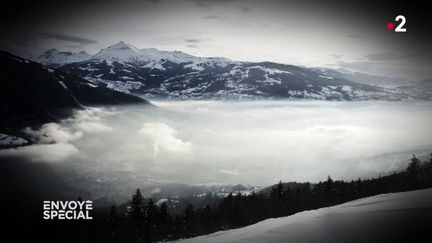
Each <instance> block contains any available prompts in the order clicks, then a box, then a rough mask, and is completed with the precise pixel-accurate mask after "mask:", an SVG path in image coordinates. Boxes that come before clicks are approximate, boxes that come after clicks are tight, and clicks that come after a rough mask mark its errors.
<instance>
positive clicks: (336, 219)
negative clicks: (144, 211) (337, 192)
mask: <svg viewBox="0 0 432 243" xmlns="http://www.w3.org/2000/svg"><path fill="white" fill-rule="evenodd" d="M431 205H432V189H425V190H418V191H411V192H402V193H392V194H383V195H378V196H373V197H369V198H364V199H359V200H355V201H351V202H348V203H344V204H341V205H337V206H334V207H329V208H321V209H318V210H312V211H305V212H301V213H297V214H295V215H292V216H288V217H282V218H274V219H268V220H264V221H262V222H259V223H257V224H254V225H250V226H248V227H244V228H240V229H234V230H228V231H221V232H217V233H213V234H210V235H207V236H200V237H196V238H192V239H186V240H182V241H179V242H181V243H189V242H190V243H192V242H200V243H212V242H218V243H221V242H230V243H236V242H251V243H254V242H257V243H261V242H266V243H279V242H296V243H303V242H307V243H313V242H320V243H321V242H329V243H330V242H428V241H429V240H430V239H429V237H430V236H429V231H430V226H432V221H431V219H432V207H431Z"/></svg>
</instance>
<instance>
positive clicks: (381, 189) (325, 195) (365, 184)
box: [106, 154, 432, 242]
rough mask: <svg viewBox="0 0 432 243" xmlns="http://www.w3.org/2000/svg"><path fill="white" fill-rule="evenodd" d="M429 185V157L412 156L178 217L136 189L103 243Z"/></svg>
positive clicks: (246, 221) (196, 231) (223, 225)
mask: <svg viewBox="0 0 432 243" xmlns="http://www.w3.org/2000/svg"><path fill="white" fill-rule="evenodd" d="M431 186H432V154H431V157H430V158H429V160H428V161H426V162H422V161H420V160H419V159H418V158H416V157H415V155H414V156H413V157H412V159H411V162H410V164H409V166H408V168H407V169H406V170H405V171H402V172H398V173H393V174H391V175H387V176H380V177H378V178H373V179H364V180H361V179H358V180H352V181H341V180H333V179H332V178H331V177H330V176H328V178H327V180H325V181H321V182H319V183H317V184H314V185H312V184H310V183H282V182H279V183H278V184H276V185H274V186H273V187H272V188H271V189H270V191H269V193H255V192H253V193H251V194H250V195H241V194H235V195H234V194H229V195H228V196H227V197H225V198H223V199H222V200H220V202H218V204H216V206H213V207H211V206H210V205H205V206H203V207H200V208H195V207H194V206H193V205H192V204H187V206H186V207H185V209H184V210H183V213H181V214H173V213H170V212H169V210H168V206H167V204H166V203H162V204H161V205H160V206H156V205H155V203H154V202H153V200H152V199H148V200H145V199H144V197H143V196H142V195H141V192H140V190H139V189H137V191H136V192H135V193H134V194H133V196H132V200H131V202H130V204H129V206H128V207H127V211H126V212H127V213H125V214H122V215H120V214H119V213H118V212H117V207H116V206H115V205H113V206H112V207H111V209H110V213H109V216H108V219H107V223H106V226H107V229H106V230H107V231H108V232H109V233H108V234H107V235H106V240H109V241H112V242H156V241H164V240H175V239H180V238H188V237H194V236H198V235H204V234H209V233H212V232H215V231H219V230H225V229H232V228H237V227H242V226H246V225H250V224H253V223H256V222H258V221H261V220H264V219H267V218H272V217H281V216H288V215H291V214H294V213H297V212H300V211H304V210H312V209H317V208H321V207H326V206H331V205H336V204H340V203H344V202H347V201H350V200H354V199H358V198H363V197H367V196H372V195H377V194H380V193H390V192H401V191H408V190H414V189H421V188H427V187H431Z"/></svg>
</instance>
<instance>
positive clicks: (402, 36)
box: [2, 0, 432, 79]
mask: <svg viewBox="0 0 432 243" xmlns="http://www.w3.org/2000/svg"><path fill="white" fill-rule="evenodd" d="M42 6H43V7H41V6H39V5H37V6H35V7H34V9H31V8H32V7H33V6H29V7H28V9H24V10H23V9H22V8H19V7H17V8H16V9H14V10H16V14H12V15H13V16H12V15H11V16H12V17H14V18H13V20H11V19H9V22H10V24H8V23H7V22H6V23H5V22H3V24H4V26H6V27H4V28H2V29H3V31H6V33H5V35H4V36H5V38H2V45H4V47H3V48H2V49H7V50H10V51H13V52H15V53H18V54H20V55H27V54H32V55H39V54H40V53H41V52H42V51H44V50H46V49H48V48H57V49H59V50H68V51H81V50H85V51H87V52H89V53H92V54H94V53H96V52H97V51H99V50H100V49H101V48H104V47H107V46H109V45H112V44H114V43H116V42H119V41H121V40H123V41H125V42H127V43H130V44H132V45H134V46H136V47H139V48H150V47H153V48H158V49H162V50H179V51H184V52H187V53H190V54H193V55H197V56H223V57H227V58H230V59H232V60H240V61H274V62H279V63H287V64H294V65H304V66H324V67H331V68H346V69H350V70H355V71H362V72H366V73H371V74H378V75H387V76H396V77H405V78H409V79H424V78H430V77H432V71H431V70H432V69H431V68H430V61H429V60H428V59H430V57H431V55H430V51H429V50H430V49H429V45H428V44H427V40H428V37H427V36H426V34H425V33H424V30H422V31H418V30H419V28H418V27H419V26H418V25H415V24H412V23H413V22H414V23H416V22H415V21H417V20H418V16H417V15H415V14H413V12H412V11H408V10H399V9H396V8H395V9H390V10H389V9H387V8H385V9H386V11H381V10H382V9H383V6H381V5H380V6H378V5H376V4H375V5H361V4H354V3H351V4H349V3H344V2H338V1H336V2H326V3H325V4H324V3H320V4H318V3H314V4H312V3H311V2H310V1H282V0H268V1H254V0H179V1H169V0H147V1H144V0H126V1H115V0H111V1H97V0H96V1H91V0H80V1H69V2H68V3H62V4H61V5H59V4H58V3H55V2H54V3H50V4H46V5H42ZM405 9H408V8H405ZM396 13H398V14H404V15H405V16H406V17H407V25H406V26H407V29H408V32H407V33H394V32H392V31H390V30H388V29H387V28H386V24H387V23H388V22H391V21H393V22H394V18H395V17H396V15H397V14H396ZM410 23H411V25H410Z"/></svg>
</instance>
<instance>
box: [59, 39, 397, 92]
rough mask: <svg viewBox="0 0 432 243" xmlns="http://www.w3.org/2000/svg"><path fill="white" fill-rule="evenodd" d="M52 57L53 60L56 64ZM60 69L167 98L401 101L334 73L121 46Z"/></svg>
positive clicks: (100, 81)
mask: <svg viewBox="0 0 432 243" xmlns="http://www.w3.org/2000/svg"><path fill="white" fill-rule="evenodd" d="M56 59H57V58H53V60H56ZM66 63H67V64H66V65H64V66H63V67H61V69H62V70H64V71H67V72H70V73H73V74H76V75H78V76H80V77H83V78H85V79H87V80H89V81H90V82H92V83H94V84H95V85H104V86H107V87H108V88H111V89H115V90H118V91H122V92H126V93H129V92H131V93H136V94H140V95H145V96H147V97H152V98H154V97H156V98H172V99H238V98H247V99H257V98H271V99H278V98H292V99H303V98H306V99H319V100H363V99H401V98H404V96H401V95H400V94H399V93H398V92H396V91H395V90H391V89H387V88H382V87H379V86H375V85H370V84H367V83H359V82H354V81H352V80H349V79H347V78H346V77H345V76H344V75H342V74H341V73H340V72H338V71H335V70H332V71H331V72H330V71H329V70H326V69H316V68H306V67H300V66H293V65H286V64H278V63H273V62H257V63H254V62H236V61H231V60H229V59H226V58H219V57H216V58H205V57H196V56H193V55H189V54H187V53H183V52H178V51H173V52H171V51H160V50H157V49H153V48H150V49H139V48H137V47H134V46H132V45H130V44H127V43H125V42H119V43H117V44H115V45H112V46H109V47H107V48H105V49H102V50H101V51H99V52H98V53H97V54H95V55H93V56H91V57H89V58H87V59H85V60H81V61H78V62H75V61H66Z"/></svg>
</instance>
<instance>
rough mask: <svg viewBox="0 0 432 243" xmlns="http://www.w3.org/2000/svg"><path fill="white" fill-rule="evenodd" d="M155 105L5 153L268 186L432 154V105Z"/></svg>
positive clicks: (352, 174)
mask: <svg viewBox="0 0 432 243" xmlns="http://www.w3.org/2000/svg"><path fill="white" fill-rule="evenodd" d="M153 102H154V103H155V104H156V105H157V107H146V106H120V107H111V108H89V109H87V110H84V111H79V112H78V113H77V115H76V116H75V117H74V118H71V119H67V120H65V121H63V122H62V123H60V124H55V123H49V124H45V125H44V126H42V128H41V129H40V130H32V129H27V133H28V134H30V135H32V136H33V137H34V138H35V139H37V140H38V141H39V144H34V145H31V146H25V147H20V148H15V149H8V150H2V151H0V155H2V156H13V157H21V156H24V157H25V158H27V159H28V160H30V161H33V162H46V163H49V164H54V165H63V166H64V167H68V168H71V169H72V170H74V171H77V173H78V174H85V173H94V172H101V173H102V174H104V173H106V174H116V173H123V172H127V173H129V174H131V175H135V176H137V178H135V179H137V180H138V179H139V180H141V179H142V180H143V182H149V181H156V182H162V183H164V182H166V183H170V182H175V183H185V184H217V183H220V184H246V185H257V186H266V185H270V184H273V183H275V182H277V181H279V180H282V181H299V182H305V181H310V182H318V181H320V180H325V179H326V177H327V176H328V175H331V176H332V177H334V178H336V179H344V180H351V179H356V178H359V177H362V178H370V177H373V176H378V175H380V174H388V173H391V172H394V171H398V170H401V169H404V168H405V166H406V165H407V164H408V162H409V161H408V160H409V158H410V156H411V154H412V153H420V154H421V153H426V152H428V151H429V152H430V150H431V149H432V139H431V138H432V130H431V128H430V125H429V124H431V123H432V112H431V110H432V109H431V106H432V103H430V102H383V101H379V102H377V101H374V102H372V101H367V102H326V101H248V102H240V101H238V102H226V101H175V102H174V101H172V102H170V101H153Z"/></svg>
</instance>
